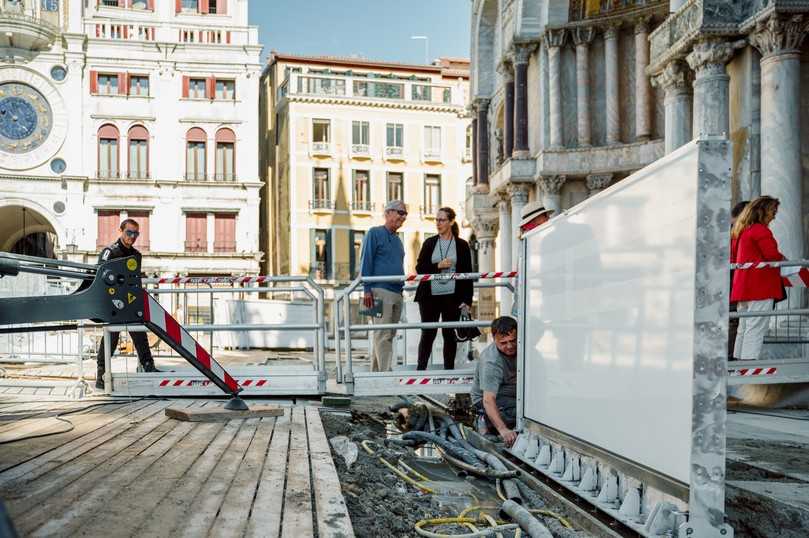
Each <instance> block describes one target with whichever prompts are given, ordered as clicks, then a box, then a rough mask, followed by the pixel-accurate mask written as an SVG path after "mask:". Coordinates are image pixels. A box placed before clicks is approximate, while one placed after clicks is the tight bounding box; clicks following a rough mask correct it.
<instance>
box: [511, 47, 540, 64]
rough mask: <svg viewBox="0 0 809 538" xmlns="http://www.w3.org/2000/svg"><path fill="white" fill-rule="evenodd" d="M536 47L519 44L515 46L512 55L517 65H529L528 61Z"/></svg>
mask: <svg viewBox="0 0 809 538" xmlns="http://www.w3.org/2000/svg"><path fill="white" fill-rule="evenodd" d="M535 49H536V46H535V45H534V44H529V43H517V44H515V45H514V51H513V53H512V55H511V56H512V58H514V63H515V64H527V63H528V59H529V58H530V57H531V54H533V52H534V50H535Z"/></svg>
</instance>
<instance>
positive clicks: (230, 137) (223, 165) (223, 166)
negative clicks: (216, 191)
mask: <svg viewBox="0 0 809 538" xmlns="http://www.w3.org/2000/svg"><path fill="white" fill-rule="evenodd" d="M235 149H236V135H235V134H233V131H232V130H230V129H228V128H222V129H219V130H218V131H216V180H217V181H233V180H234V179H235V178H236V175H235V166H234V165H235V158H236V152H235Z"/></svg>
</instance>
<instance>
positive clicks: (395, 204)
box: [385, 200, 407, 211]
mask: <svg viewBox="0 0 809 538" xmlns="http://www.w3.org/2000/svg"><path fill="white" fill-rule="evenodd" d="M385 211H407V206H406V205H405V203H404V202H403V201H401V200H391V201H390V202H388V203H387V204H386V205H385Z"/></svg>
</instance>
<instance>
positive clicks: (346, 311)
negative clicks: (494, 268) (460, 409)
mask: <svg viewBox="0 0 809 538" xmlns="http://www.w3.org/2000/svg"><path fill="white" fill-rule="evenodd" d="M516 276H517V273H516V271H512V272H491V273H443V274H428V275H394V276H373V277H363V276H360V277H357V278H356V279H354V281H352V282H351V284H349V285H348V286H347V287H346V288H344V289H343V290H342V291H341V292H340V294H339V295H337V297H336V298H335V306H334V313H333V325H334V327H333V328H334V346H335V353H336V360H337V380H338V382H340V383H342V384H343V385H344V386H345V388H346V392H347V393H348V394H352V395H354V396H377V395H390V394H446V393H448V392H451V393H456V394H458V393H468V392H469V391H470V390H471V388H472V382H473V379H474V370H473V369H471V368H465V369H458V370H424V371H418V370H415V369H413V368H412V367H411V366H410V365H406V366H405V367H404V368H403V369H397V370H394V371H392V372H355V371H354V365H353V359H352V345H351V333H352V332H366V331H380V330H389V329H397V330H398V329H446V328H461V327H477V328H485V327H489V325H490V324H491V321H475V320H472V321H451V322H444V321H441V322H431V323H426V322H420V323H372V324H360V325H352V324H351V301H350V297H351V293H353V292H354V291H356V290H357V289H358V288H359V287H360V285H362V284H364V283H368V282H404V283H408V282H423V281H428V280H478V279H511V278H515V277H516ZM483 287H494V286H492V285H485V286H483ZM504 287H510V288H511V289H512V290H513V287H512V286H510V285H509V286H504ZM411 289H412V288H411ZM340 303H342V309H341V308H340V307H341V304H340ZM341 313H342V318H343V325H342V327H341V326H340V323H339V321H340V316H341ZM341 333H342V336H343V342H342V344H343V346H344V349H343V351H344V353H345V361H346V363H345V365H346V367H345V370H343V367H342V356H341V349H340V347H341V341H340V334H341ZM414 366H415V365H414Z"/></svg>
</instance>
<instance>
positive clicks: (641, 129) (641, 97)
mask: <svg viewBox="0 0 809 538" xmlns="http://www.w3.org/2000/svg"><path fill="white" fill-rule="evenodd" d="M651 21H652V17H651V16H649V15H646V16H643V17H640V18H639V19H638V20H637V22H636V23H635V140H637V141H638V142H645V141H647V140H649V139H650V138H651V137H652V116H651V113H652V95H651V88H650V86H649V77H648V76H646V68H647V67H648V66H649V24H650V23H651Z"/></svg>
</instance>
